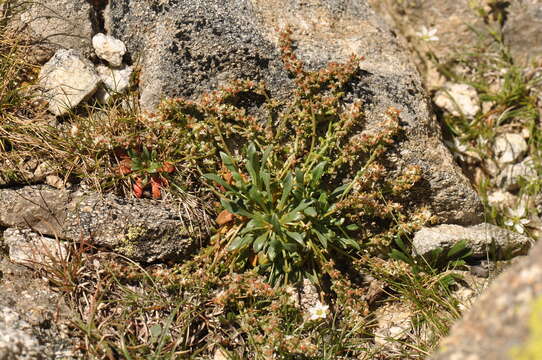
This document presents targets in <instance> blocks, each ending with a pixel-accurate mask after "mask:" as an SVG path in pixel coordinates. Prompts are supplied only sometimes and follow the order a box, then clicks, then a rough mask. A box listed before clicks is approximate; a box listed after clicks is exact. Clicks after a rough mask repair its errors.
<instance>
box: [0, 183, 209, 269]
mask: <svg viewBox="0 0 542 360" xmlns="http://www.w3.org/2000/svg"><path fill="white" fill-rule="evenodd" d="M201 208H202V206H199V207H198V206H197V205H195V206H192V207H191V210H190V211H191V212H190V213H188V212H187V211H186V210H185V209H184V208H183V207H180V208H179V209H175V208H174V207H172V206H170V207H166V206H164V205H163V204H162V203H160V202H158V201H151V200H139V199H129V200H127V199H122V198H119V197H117V196H115V195H112V194H110V195H105V196H102V195H100V194H97V193H93V192H84V191H77V192H70V191H67V190H56V189H53V188H50V187H46V186H27V187H23V188H21V189H18V190H13V189H0V226H4V227H18V228H30V229H32V230H33V231H35V232H38V233H40V234H42V235H47V236H52V237H58V238H59V239H65V240H72V241H81V240H86V241H87V242H88V243H89V244H91V245H95V246H99V247H105V248H108V249H113V250H115V251H116V252H118V253H120V254H123V255H125V256H127V257H129V258H131V259H135V260H138V261H143V262H153V261H158V260H181V259H183V258H186V257H187V256H188V255H189V254H191V253H192V252H193V251H194V250H195V249H196V248H197V247H198V246H200V245H201V244H202V242H203V240H204V239H205V238H206V236H207V225H206V223H205V213H204V211H203V210H198V209H201Z"/></svg>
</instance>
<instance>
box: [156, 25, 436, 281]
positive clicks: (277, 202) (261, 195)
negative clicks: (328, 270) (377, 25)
mask: <svg viewBox="0 0 542 360" xmlns="http://www.w3.org/2000/svg"><path fill="white" fill-rule="evenodd" d="M290 35H291V33H290V32H288V31H286V32H284V33H283V34H282V36H281V43H280V45H281V49H282V60H283V62H284V65H285V68H286V69H287V70H288V71H289V72H290V74H291V76H292V78H293V80H294V83H295V85H296V88H295V90H294V91H293V93H292V96H291V97H290V98H289V99H287V100H284V101H280V100H277V99H270V97H269V94H268V92H267V90H266V88H265V85H264V84H255V83H253V82H250V81H249V82H243V81H239V82H236V83H235V84H233V85H232V86H230V87H226V88H223V89H221V90H219V91H217V92H214V93H212V94H210V95H208V96H206V97H204V98H203V100H201V101H199V102H189V101H185V100H173V101H169V102H167V103H166V104H165V105H164V106H165V108H163V112H164V115H163V119H167V120H168V121H172V119H175V121H176V122H179V123H182V124H183V125H185V126H187V127H188V128H190V129H192V130H193V131H192V132H191V134H187V135H188V136H192V137H193V138H192V139H190V138H188V139H187V140H186V141H187V142H188V149H190V151H192V153H191V157H192V158H193V159H204V160H202V161H199V162H196V163H195V164H194V166H196V167H198V168H200V169H202V170H207V171H213V170H214V172H212V173H208V174H205V176H206V178H207V179H208V180H210V181H211V182H212V183H214V184H215V185H216V188H215V189H214V192H215V194H217V195H218V196H219V197H220V199H221V205H222V207H223V208H224V210H223V211H222V212H221V214H220V215H221V216H220V217H219V220H220V221H219V222H220V225H221V226H222V227H221V229H220V230H219V232H218V234H217V236H216V237H215V240H216V242H217V245H218V246H222V244H223V243H224V244H226V249H227V250H229V251H233V253H234V256H233V258H231V259H230V260H229V261H231V265H232V268H234V269H238V270H242V269H246V268H251V267H254V268H256V269H258V271H259V272H260V273H263V274H266V275H267V276H268V279H269V281H270V282H271V283H273V284H275V283H279V282H286V283H287V282H292V281H293V282H297V281H300V280H302V279H303V278H304V277H308V278H310V279H311V280H313V281H314V282H315V283H318V282H320V278H321V276H322V275H323V274H322V269H323V266H322V265H323V264H324V263H326V262H327V261H329V260H331V259H335V258H337V257H349V256H352V255H354V254H355V253H359V251H360V249H361V248H364V249H366V250H371V251H374V252H377V251H381V252H383V250H386V249H388V246H389V245H390V243H391V239H392V238H393V237H394V236H395V235H396V233H397V232H410V231H412V230H413V229H415V228H416V227H419V226H421V225H422V224H423V223H424V221H426V220H427V218H424V214H423V213H422V212H416V210H415V209H413V211H412V212H411V213H412V214H414V215H413V216H406V215H404V214H403V212H402V204H401V201H403V200H404V199H407V198H408V190H409V189H410V188H411V187H412V186H413V185H414V184H415V183H416V182H417V180H418V179H419V177H420V173H419V169H417V168H416V167H411V168H408V169H404V171H403V172H402V174H401V175H398V176H391V174H390V173H389V172H388V171H387V170H386V168H385V167H384V166H383V165H382V164H381V160H382V159H383V155H384V154H385V152H386V150H387V149H388V148H389V147H390V145H392V144H393V143H394V142H395V141H396V140H397V139H398V138H399V136H400V130H401V129H400V126H399V113H398V112H397V111H396V110H394V109H390V110H389V112H388V114H387V120H386V121H385V122H383V123H382V124H381V128H380V129H379V130H378V131H377V132H373V133H369V132H367V131H364V117H363V112H362V105H361V104H360V103H358V102H348V101H347V100H346V95H347V92H348V85H349V83H350V82H351V81H352V80H353V79H354V78H355V77H356V76H357V73H358V71H359V61H360V59H359V58H356V57H352V58H351V59H350V60H349V61H348V62H347V63H346V64H336V63H331V64H329V65H328V66H327V67H326V68H324V69H321V70H319V71H308V70H305V68H304V66H303V64H302V62H301V61H300V60H299V59H298V58H297V57H296V55H295V53H294V50H293V46H292V40H291V37H290ZM250 101H256V102H259V104H258V105H259V106H260V108H262V107H263V108H265V109H267V120H266V122H262V120H261V118H259V117H258V116H255V115H251V114H249V110H250V108H248V105H249V104H250ZM239 143H241V144H243V145H241V146H239ZM198 144H200V145H201V146H200V147H198ZM187 157H188V156H187Z"/></svg>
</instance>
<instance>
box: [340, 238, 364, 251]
mask: <svg viewBox="0 0 542 360" xmlns="http://www.w3.org/2000/svg"><path fill="white" fill-rule="evenodd" d="M341 241H342V243H343V245H344V247H345V248H349V247H352V248H354V249H356V250H360V249H361V247H360V246H359V244H358V243H357V241H355V240H354V239H351V238H342V239H341Z"/></svg>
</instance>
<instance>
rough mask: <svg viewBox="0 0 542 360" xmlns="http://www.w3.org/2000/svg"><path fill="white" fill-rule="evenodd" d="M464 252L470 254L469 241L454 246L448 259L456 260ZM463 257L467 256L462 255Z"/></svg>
mask: <svg viewBox="0 0 542 360" xmlns="http://www.w3.org/2000/svg"><path fill="white" fill-rule="evenodd" d="M463 252H465V253H467V252H469V251H468V249H467V240H461V241H458V242H457V243H456V244H455V245H454V246H452V248H451V249H450V250H448V254H447V256H448V258H454V257H456V256H457V255H459V254H460V253H463ZM461 255H463V256H464V255H465V254H461ZM463 256H462V257H463Z"/></svg>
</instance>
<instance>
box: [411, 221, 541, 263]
mask: <svg viewBox="0 0 542 360" xmlns="http://www.w3.org/2000/svg"><path fill="white" fill-rule="evenodd" d="M462 240H464V241H465V246H466V248H467V249H469V250H470V251H471V256H472V257H474V258H487V257H488V256H490V257H491V259H492V260H501V259H504V260H506V259H511V258H513V257H515V256H519V255H526V254H527V252H528V251H529V249H530V248H531V245H532V244H533V240H532V239H531V238H530V237H527V236H525V235H521V234H518V233H515V232H512V231H510V230H506V229H503V228H500V227H498V226H495V225H491V224H487V223H484V224H479V225H475V226H468V227H467V226H459V225H448V224H444V225H439V226H435V227H432V228H422V229H421V230H419V231H418V232H417V233H416V234H415V235H414V239H413V240H412V252H413V255H415V256H427V255H429V254H430V253H431V252H432V251H435V250H437V249H442V250H443V251H444V252H447V251H448V250H450V249H451V248H452V247H453V246H454V245H456V244H457V243H459V242H460V241H462Z"/></svg>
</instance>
